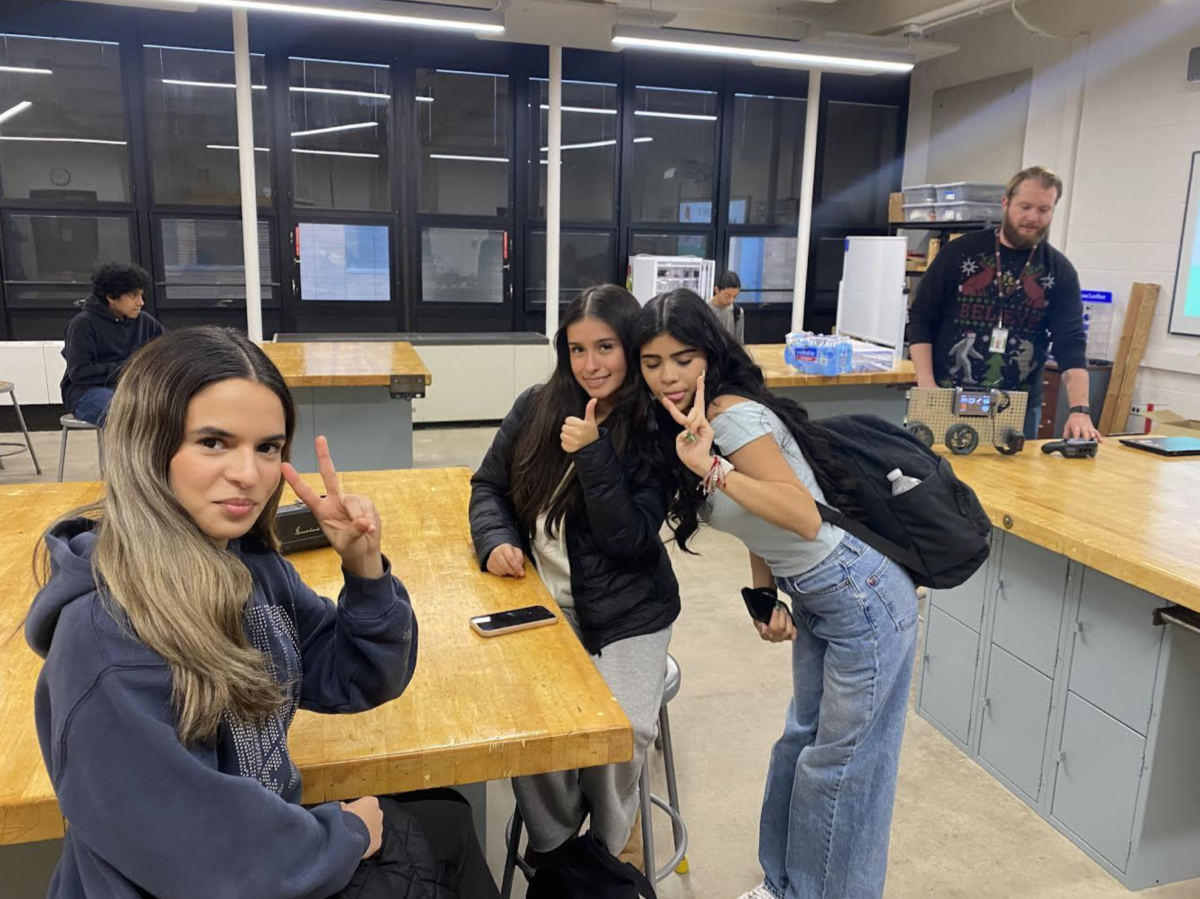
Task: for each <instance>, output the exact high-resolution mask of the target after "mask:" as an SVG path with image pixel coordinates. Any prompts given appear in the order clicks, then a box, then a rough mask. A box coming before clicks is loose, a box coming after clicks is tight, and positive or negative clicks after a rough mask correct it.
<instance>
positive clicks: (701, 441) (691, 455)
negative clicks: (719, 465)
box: [662, 375, 713, 478]
mask: <svg viewBox="0 0 1200 899" xmlns="http://www.w3.org/2000/svg"><path fill="white" fill-rule="evenodd" d="M704 403H705V400H704V375H701V376H700V377H699V378H697V379H696V399H695V400H694V401H693V402H692V408H691V410H690V411H689V412H688V413H687V414H686V415H684V414H683V413H682V412H680V411H679V407H678V406H676V405H675V404H674V403H673V402H671V400H669V399H668V398H667V397H665V396H664V397H663V399H662V404H663V406H665V407H666V410H667V411H668V412H670V413H671V417H672V418H673V419H675V423H676V424H678V425H679V426H680V427H681V428H683V430H682V431H680V432H679V436H678V437H676V438H675V453H676V455H678V456H679V461H680V462H682V463H683V464H684V465H686V466H687V467H688V468H689V469H691V470H692V471H693V472H695V473H696V474H697V475H699V476H700V477H702V478H703V477H707V476H708V472H709V471H710V470H711V468H712V461H713V456H712V443H713V429H712V425H710V424H709V423H708V417H707V416H706V414H705V406H704Z"/></svg>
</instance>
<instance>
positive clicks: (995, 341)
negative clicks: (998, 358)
mask: <svg viewBox="0 0 1200 899" xmlns="http://www.w3.org/2000/svg"><path fill="white" fill-rule="evenodd" d="M1006 346H1008V328H993V329H992V339H991V342H990V343H989V344H988V350H989V351H990V352H993V353H1003V352H1004V348H1005V347H1006Z"/></svg>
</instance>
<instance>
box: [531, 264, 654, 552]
mask: <svg viewBox="0 0 1200 899" xmlns="http://www.w3.org/2000/svg"><path fill="white" fill-rule="evenodd" d="M637 314H638V302H637V300H635V299H634V298H633V295H632V294H631V293H629V291H627V290H625V289H624V288H622V287H618V286H616V285H615V284H601V285H598V286H596V287H589V288H588V289H587V290H585V291H584V292H583V293H581V294H580V295H579V296H578V297H576V298H575V301H574V302H572V303H571V305H570V306H568V307H567V311H566V312H565V313H564V314H563V318H562V323H561V324H560V325H559V328H558V333H557V334H555V335H554V351H555V357H556V362H555V366H554V371H553V373H552V374H551V375H550V378H549V380H547V381H546V383H545V384H544V385H542V387H541V388H539V389H538V391H537V393H536V395H535V396H534V397H533V399H532V401H531V408H530V410H529V415H528V418H527V419H526V421H525V424H524V426H523V427H522V429H521V433H520V435H519V436H518V437H517V445H516V448H515V450H514V452H513V463H512V471H511V473H510V482H511V484H512V502H513V508H514V509H515V510H516V513H517V518H518V520H519V521H520V522H521V524H522V526H523V527H524V528H525V531H526V533H528V534H531V535H532V534H533V532H534V528H535V527H536V526H537V520H538V516H540V515H542V514H543V513H544V514H545V515H546V533H547V535H548V536H554V534H555V533H557V531H558V528H559V526H560V525H561V524H562V521H563V519H564V518H566V516H567V515H568V514H574V513H575V512H577V511H580V510H581V509H582V508H583V491H582V488H581V487H580V485H579V481H578V480H577V479H576V478H575V477H574V476H573V475H572V477H570V478H569V479H568V480H567V482H566V483H564V484H563V485H562V488H561V489H557V488H558V487H559V484H560V483H562V482H563V478H565V477H566V475H567V469H568V467H569V466H570V464H571V460H570V457H569V456H568V455H567V454H566V453H564V452H563V450H562V446H561V444H560V441H559V432H560V431H561V430H562V426H563V421H564V420H565V419H566V418H567V417H568V416H570V415H574V416H576V417H578V418H582V417H583V413H584V410H585V409H586V408H587V404H588V399H589V397H588V394H587V391H585V390H584V389H583V388H582V387H580V386H579V382H578V381H576V380H575V375H574V373H573V372H572V371H571V356H570V352H569V349H568V347H567V329H568V328H569V327H570V326H571V325H573V324H575V323H576V322H578V321H581V320H582V319H584V318H595V319H598V320H599V321H602V322H604V323H605V324H606V325H608V326H609V327H610V328H612V329H613V332H614V333H615V334H616V335H617V339H618V340H619V341H620V343H621V349H622V351H624V353H625V365H626V371H625V380H624V381H623V382H622V384H621V386H620V388H618V390H617V392H616V393H615V394H614V395H613V410H612V411H611V412H610V413H609V415H608V418H606V419H605V420H604V427H605V429H606V430H607V431H608V434H609V438H610V439H611V440H612V444H613V448H614V449H615V450H616V451H617V453H618V454H621V453H624V452H625V451H627V450H630V449H631V448H633V447H634V444H635V443H639V445H640V442H639V441H635V439H634V437H633V435H634V434H635V433H640V434H645V433H646V432H647V430H648V425H649V423H650V416H649V411H648V409H647V407H646V404H645V403H644V402H638V401H636V400H635V398H634V395H635V392H636V391H638V389H639V384H640V378H639V376H638V365H637V356H635V355H634V353H633V350H632V343H631V338H632V336H633V326H634V322H635V321H636V320H637ZM639 419H640V420H641V421H642V425H641V427H638V425H637V424H636V422H637V421H638V420H639Z"/></svg>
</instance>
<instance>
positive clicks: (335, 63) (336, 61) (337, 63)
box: [288, 3, 404, 69]
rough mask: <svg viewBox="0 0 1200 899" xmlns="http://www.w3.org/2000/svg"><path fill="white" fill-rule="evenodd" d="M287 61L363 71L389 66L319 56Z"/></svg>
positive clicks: (381, 63) (292, 57)
mask: <svg viewBox="0 0 1200 899" xmlns="http://www.w3.org/2000/svg"><path fill="white" fill-rule="evenodd" d="M396 5H397V7H399V6H403V5H404V4H403V3H400V4H396ZM388 7H389V8H392V4H390V3H389V4H388ZM288 59H289V60H293V59H294V60H295V61H296V62H322V63H327V64H328V65H331V66H359V67H361V68H364V69H387V68H390V66H389V65H388V64H387V63H384V62H348V61H346V60H344V59H322V58H321V57H319V56H289V57H288Z"/></svg>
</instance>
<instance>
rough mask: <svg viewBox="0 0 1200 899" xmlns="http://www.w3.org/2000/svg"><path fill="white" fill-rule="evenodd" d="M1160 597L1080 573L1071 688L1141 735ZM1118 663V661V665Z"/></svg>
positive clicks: (1154, 664) (1158, 642)
mask: <svg viewBox="0 0 1200 899" xmlns="http://www.w3.org/2000/svg"><path fill="white" fill-rule="evenodd" d="M1161 605H1162V600H1160V599H1158V598H1157V597H1155V596H1153V595H1151V594H1149V593H1146V592H1145V591H1144V590H1138V589H1137V588H1136V587H1131V586H1129V585H1128V584H1126V583H1123V582H1122V581H1118V580H1115V579H1114V578H1111V577H1108V576H1107V575H1104V574H1100V572H1098V571H1092V570H1087V571H1085V572H1084V575H1083V599H1082V601H1081V603H1080V606H1079V614H1078V616H1077V619H1076V622H1075V635H1074V644H1073V647H1072V651H1071V679H1070V687H1071V691H1072V692H1074V693H1076V694H1078V695H1079V696H1081V697H1082V698H1083V699H1086V700H1087V701H1088V702H1090V703H1091V704H1092V705H1094V706H1096V707H1097V708H1099V709H1101V710H1102V711H1105V712H1107V713H1108V714H1110V715H1112V716H1113V717H1114V718H1116V719H1117V720H1118V721H1120V722H1122V723H1123V724H1125V725H1126V726H1127V727H1130V728H1132V729H1133V730H1135V731H1137V732H1138V733H1139V734H1142V735H1143V736H1145V734H1146V730H1147V728H1148V726H1149V723H1150V701H1151V699H1152V698H1153V696H1154V677H1155V674H1156V673H1157V672H1158V661H1159V650H1160V648H1161V646H1162V628H1159V627H1155V626H1154V623H1153V620H1152V613H1153V611H1154V609H1155V608H1157V607H1158V606H1161ZM1117 660H1120V661H1119V664H1118V663H1117Z"/></svg>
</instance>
